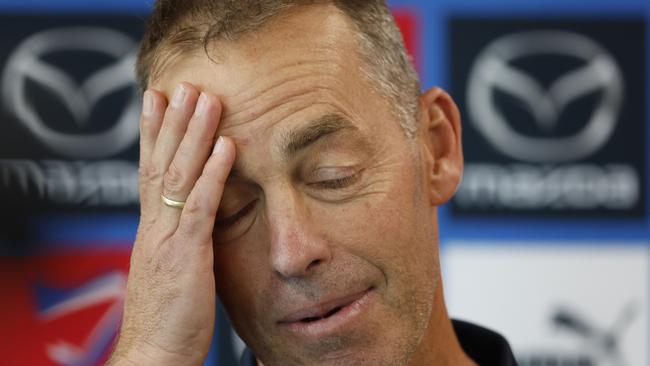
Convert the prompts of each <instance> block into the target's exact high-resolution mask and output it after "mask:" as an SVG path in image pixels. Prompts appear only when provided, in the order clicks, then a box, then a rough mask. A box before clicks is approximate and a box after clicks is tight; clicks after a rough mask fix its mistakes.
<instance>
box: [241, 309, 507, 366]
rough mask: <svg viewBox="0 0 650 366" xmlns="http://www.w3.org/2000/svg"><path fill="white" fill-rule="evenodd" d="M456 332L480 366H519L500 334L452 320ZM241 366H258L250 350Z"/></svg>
mask: <svg viewBox="0 0 650 366" xmlns="http://www.w3.org/2000/svg"><path fill="white" fill-rule="evenodd" d="M452 324H453V325H454V331H455V332H456V336H457V337H458V341H459V342H460V345H461V347H463V350H464V351H465V353H466V354H467V355H468V356H469V357H470V358H471V359H472V360H474V361H475V362H476V363H477V364H479V366H517V361H515V357H514V356H513V354H512V350H511V349H510V345H508V342H507V341H506V340H505V338H503V337H502V336H501V335H499V334H498V333H495V332H493V331H491V330H488V329H485V328H481V327H479V326H477V325H474V324H471V323H466V322H463V321H460V320H452ZM239 364H240V366H256V361H255V355H253V353H252V352H251V351H250V349H248V347H247V348H246V350H245V351H244V354H243V355H242V358H241V361H240V363H239Z"/></svg>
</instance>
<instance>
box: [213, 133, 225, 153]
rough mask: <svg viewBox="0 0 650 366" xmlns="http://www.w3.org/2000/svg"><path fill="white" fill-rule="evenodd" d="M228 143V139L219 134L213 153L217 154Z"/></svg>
mask: <svg viewBox="0 0 650 366" xmlns="http://www.w3.org/2000/svg"><path fill="white" fill-rule="evenodd" d="M225 144H226V141H225V140H224V139H223V136H219V138H218V139H217V143H216V144H214V149H212V155H216V154H219V153H221V151H223V147H224V145H225Z"/></svg>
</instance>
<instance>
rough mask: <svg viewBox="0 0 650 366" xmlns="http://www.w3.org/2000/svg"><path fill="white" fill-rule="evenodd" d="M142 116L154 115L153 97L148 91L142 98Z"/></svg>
mask: <svg viewBox="0 0 650 366" xmlns="http://www.w3.org/2000/svg"><path fill="white" fill-rule="evenodd" d="M142 114H144V115H145V116H151V115H152V114H153V95H151V93H150V92H149V91H148V90H147V91H146V92H144V96H143V98H142Z"/></svg>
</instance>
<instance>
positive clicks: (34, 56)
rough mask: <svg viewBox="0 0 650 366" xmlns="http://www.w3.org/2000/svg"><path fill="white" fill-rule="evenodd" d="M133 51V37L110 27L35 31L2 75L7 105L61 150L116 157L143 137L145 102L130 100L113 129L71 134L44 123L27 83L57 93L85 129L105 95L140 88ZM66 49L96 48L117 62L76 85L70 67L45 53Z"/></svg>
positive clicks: (83, 155) (48, 143) (42, 139)
mask: <svg viewBox="0 0 650 366" xmlns="http://www.w3.org/2000/svg"><path fill="white" fill-rule="evenodd" d="M134 49H135V42H134V41H133V40H132V39H131V38H129V37H128V36H126V35H124V34H122V33H120V32H117V31H114V30H111V29H106V28H97V27H74V28H58V29H51V30H47V31H44V32H40V33H37V34H34V35H32V36H30V37H29V38H27V39H25V40H24V41H23V42H22V43H21V44H20V45H19V46H18V47H17V48H16V50H15V51H14V52H13V53H12V54H11V56H10V57H9V59H8V61H7V65H6V68H5V70H4V74H3V79H2V99H3V102H4V107H5V109H6V110H7V111H9V112H10V113H11V114H13V115H14V116H15V117H16V118H17V119H18V120H19V121H20V122H21V123H22V124H23V125H24V127H25V128H27V130H28V131H29V132H30V133H31V134H32V135H33V136H34V137H35V138H37V139H38V141H39V142H40V143H42V144H43V145H44V146H46V147H47V148H49V149H50V150H51V151H53V152H55V153H57V154H60V155H63V156H67V157H71V158H77V159H79V158H86V159H93V158H104V157H108V156H112V155H115V154H117V153H119V152H121V151H123V150H125V149H126V148H128V147H130V146H131V145H132V144H133V143H134V142H135V141H136V140H137V138H138V123H137V120H138V116H139V114H140V105H139V103H138V101H137V100H136V98H131V100H130V101H129V102H128V103H127V105H126V106H125V107H124V110H123V111H122V112H121V114H120V116H119V118H118V120H117V121H116V122H115V123H114V124H113V125H112V126H111V127H110V128H108V129H106V130H104V131H102V132H99V133H95V134H70V133H63V132H61V131H56V130H54V129H52V128H50V127H49V126H48V124H46V123H44V121H43V120H42V117H41V114H39V113H38V111H37V106H35V105H34V103H33V101H32V100H31V99H30V96H29V94H28V93H27V90H26V85H27V81H28V80H30V81H31V82H33V83H36V84H37V85H39V86H40V87H42V88H44V89H46V90H48V91H49V92H51V93H52V94H53V95H55V96H56V97H57V98H58V99H59V100H60V101H61V103H62V104H63V105H64V106H65V107H66V108H67V109H68V110H69V112H70V114H71V115H72V116H73V117H74V119H75V120H74V121H73V124H74V125H75V126H77V127H78V128H82V127H84V126H85V125H87V124H88V123H89V122H91V121H90V114H91V112H92V110H93V108H94V106H96V105H97V103H99V102H100V101H101V100H102V99H103V98H105V97H107V96H109V95H110V94H112V93H114V92H116V91H118V90H121V89H124V88H125V87H132V88H133V90H135V77H134V73H133V70H134V63H135V53H134ZM62 51H64V52H70V51H72V52H96V53H100V54H102V55H105V56H108V57H109V58H110V59H112V60H114V61H113V62H112V63H111V64H110V65H108V66H106V67H104V68H102V69H100V70H97V71H95V72H94V73H93V74H92V75H90V76H89V77H87V78H86V79H85V80H83V81H82V82H81V83H77V82H76V81H75V80H74V79H73V78H72V77H71V76H70V75H68V74H67V73H66V72H65V70H62V69H60V68H58V67H56V66H54V65H52V64H50V63H48V62H46V60H45V56H47V55H49V54H52V53H54V52H62Z"/></svg>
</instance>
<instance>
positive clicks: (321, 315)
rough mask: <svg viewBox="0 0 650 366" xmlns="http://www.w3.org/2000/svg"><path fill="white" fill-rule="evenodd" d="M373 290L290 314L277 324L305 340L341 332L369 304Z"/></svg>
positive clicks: (369, 289)
mask: <svg viewBox="0 0 650 366" xmlns="http://www.w3.org/2000/svg"><path fill="white" fill-rule="evenodd" d="M373 293H374V291H373V288H372V287H371V288H368V289H366V290H364V291H362V292H358V293H355V294H353V295H349V296H345V297H341V298H337V299H335V300H332V301H327V302H324V303H321V304H318V305H315V306H310V307H307V308H304V309H301V310H298V311H296V312H294V313H292V314H291V315H290V316H288V317H286V318H284V319H282V320H281V321H279V322H278V323H279V324H280V326H282V327H284V328H286V329H288V330H289V331H290V332H291V333H294V334H295V335H297V336H300V337H305V338H315V337H322V336H326V335H328V334H332V333H335V332H337V331H340V330H342V329H343V328H345V327H346V326H347V325H349V324H351V323H352V322H353V321H354V320H355V319H357V318H358V317H359V316H360V315H362V313H363V312H364V310H365V309H366V308H367V306H368V305H369V302H370V298H371V295H372V294H373Z"/></svg>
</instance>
